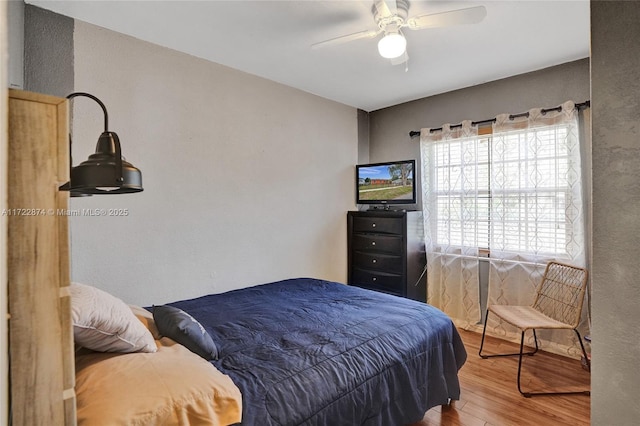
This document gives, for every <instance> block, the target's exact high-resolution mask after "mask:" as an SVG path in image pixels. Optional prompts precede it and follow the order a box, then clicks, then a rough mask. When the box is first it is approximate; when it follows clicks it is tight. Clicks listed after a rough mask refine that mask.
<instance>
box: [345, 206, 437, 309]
mask: <svg viewBox="0 0 640 426" xmlns="http://www.w3.org/2000/svg"><path fill="white" fill-rule="evenodd" d="M347 232H348V243H347V244H348V253H349V259H348V263H349V285H355V286H358V287H364V288H368V289H370V290H377V291H382V292H385V293H390V294H395V295H397V296H403V297H408V298H410V299H415V300H419V301H421V302H425V301H426V281H425V279H426V278H425V275H426V274H425V275H422V272H423V270H424V267H425V264H426V258H425V252H424V239H423V235H424V232H423V223H422V212H420V211H386V210H369V211H350V212H348V213H347ZM421 275H422V277H421ZM418 281H419V282H418ZM416 283H417V285H416Z"/></svg>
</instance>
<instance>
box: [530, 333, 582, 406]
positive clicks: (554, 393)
mask: <svg viewBox="0 0 640 426" xmlns="http://www.w3.org/2000/svg"><path fill="white" fill-rule="evenodd" d="M573 331H575V332H576V334H577V335H578V341H579V342H580V347H581V348H582V353H583V355H584V357H585V359H586V360H587V364H588V365H589V367H590V366H591V363H590V362H589V359H588V358H587V352H586V351H585V349H584V344H583V343H582V338H581V337H580V333H579V332H578V330H576V329H574V330H573ZM533 336H534V339H535V341H536V351H537V350H538V339H537V338H536V330H535V329H534V330H533ZM523 343H524V331H523V332H522V340H521V341H520V352H522V347H523ZM534 353H535V351H534ZM522 355H526V354H523V353H521V354H520V359H519V360H518V391H519V392H520V394H522V396H524V397H525V398H531V397H532V396H542V395H548V396H552V395H591V391H590V390H581V391H568V392H523V391H522V388H521V387H520V373H521V370H522Z"/></svg>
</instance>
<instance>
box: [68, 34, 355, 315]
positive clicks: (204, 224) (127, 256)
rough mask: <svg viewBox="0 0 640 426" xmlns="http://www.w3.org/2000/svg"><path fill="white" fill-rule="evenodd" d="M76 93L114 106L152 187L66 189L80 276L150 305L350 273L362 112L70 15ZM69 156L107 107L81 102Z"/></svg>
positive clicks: (126, 146)
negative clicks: (349, 219)
mask: <svg viewBox="0 0 640 426" xmlns="http://www.w3.org/2000/svg"><path fill="white" fill-rule="evenodd" d="M74 73H75V84H74V86H75V90H76V91H86V92H89V93H92V94H94V95H96V96H97V97H99V98H100V99H101V100H102V101H103V102H104V103H105V104H106V106H107V108H108V111H109V119H110V128H111V129H110V130H112V131H115V132H117V133H118V135H119V136H120V140H121V142H122V147H123V155H124V156H125V157H126V158H127V159H128V160H129V161H131V162H132V163H133V164H134V165H135V166H137V167H139V168H140V169H141V170H142V174H143V184H144V188H145V189H144V192H142V193H140V194H128V195H120V196H97V197H96V196H94V197H90V198H85V199H77V198H76V199H72V201H71V207H72V209H83V208H87V209H91V208H104V209H127V210H128V216H125V217H72V218H71V219H70V225H71V237H72V279H73V280H76V281H80V282H85V283H88V284H93V285H96V286H99V287H101V288H104V289H107V290H109V291H111V292H112V293H114V294H116V295H118V296H120V297H122V298H124V299H125V300H126V301H128V302H131V303H137V304H143V305H149V304H151V303H162V302H168V301H172V300H177V299H183V298H187V297H192V296H198V295H202V294H205V293H212V292H221V291H225V290H230V289H235V288H240V287H245V286H249V285H253V284H260V283H265V282H269V281H274V280H279V279H284V278H291V277H298V276H313V277H318V278H323V279H329V280H337V281H343V282H344V281H345V279H346V270H347V266H346V261H347V254H346V211H347V210H349V209H353V208H354V207H355V205H354V193H353V192H354V189H353V188H354V185H353V179H354V177H353V174H354V164H355V163H356V162H357V149H358V129H357V110H356V109H355V108H351V107H347V106H344V105H341V104H338V103H336V102H332V101H328V100H326V99H322V98H320V97H317V96H314V95H310V94H307V93H304V92H301V91H299V90H296V89H292V88H290V87H287V86H283V85H280V84H277V83H274V82H271V81H267V80H264V79H262V78H258V77H255V76H252V75H249V74H245V73H242V72H239V71H236V70H232V69H230V68H227V67H224V66H221V65H217V64H213V63H211V62H207V61H204V60H201V59H197V58H195V57H192V56H189V55H186V54H182V53H178V52H175V51H172V50H170V49H167V48H163V47H159V46H156V45H152V44H150V43H146V42H142V41H139V40H137V39H134V38H132V37H128V36H124V35H121V34H117V33H115V32H112V31H108V30H105V29H102V28H99V27H96V26H93V25H90V24H87V23H83V22H80V21H76V23H75V33H74ZM73 114H74V122H73V133H74V135H73V137H74V146H73V158H74V164H77V163H78V162H79V161H81V160H84V159H86V158H87V156H88V155H89V154H90V153H91V152H92V150H93V148H94V146H95V143H96V141H97V138H98V135H99V133H100V132H101V130H102V114H101V112H100V109H99V108H98V106H97V105H96V104H95V103H93V102H92V101H90V100H88V99H83V98H76V99H75V100H74V105H73Z"/></svg>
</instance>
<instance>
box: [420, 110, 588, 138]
mask: <svg viewBox="0 0 640 426" xmlns="http://www.w3.org/2000/svg"><path fill="white" fill-rule="evenodd" d="M575 106H576V109H577V110H581V109H584V108H589V107H591V101H584V102H582V103H579V104H575ZM551 111H562V106H557V107H555V108H546V109H544V108H543V109H541V110H540V112H541V113H542V114H543V115H544V114H546V113H548V112H551ZM528 116H529V113H528V112H522V113H520V114H511V115H510V116H509V119H510V120H513V119H514V118H518V117H528ZM495 122H496V119H495V117H494V118H490V119H488V120H480V121H472V122H471V125H472V126H477V125H479V124H488V123H495ZM456 127H462V123H460V124H454V125H452V126H450V128H451V129H455V128H456ZM441 130H442V127H437V128H435V129H429V131H430V132H432V133H433V132H439V131H441ZM416 136H420V130H412V131H410V132H409V137H411V138H413V137H416Z"/></svg>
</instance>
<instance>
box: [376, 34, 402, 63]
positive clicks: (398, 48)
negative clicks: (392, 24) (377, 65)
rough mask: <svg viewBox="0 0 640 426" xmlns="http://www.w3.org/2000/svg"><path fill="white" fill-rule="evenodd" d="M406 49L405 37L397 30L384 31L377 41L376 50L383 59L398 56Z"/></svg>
mask: <svg viewBox="0 0 640 426" xmlns="http://www.w3.org/2000/svg"><path fill="white" fill-rule="evenodd" d="M406 49H407V39H406V38H404V36H403V35H402V33H400V32H399V31H398V32H389V33H386V34H385V35H384V37H382V38H381V39H380V41H379V42H378V52H379V53H380V56H382V57H383V58H385V59H395V58H398V57H400V56H402V55H403V54H404V52H405V50H406Z"/></svg>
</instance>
